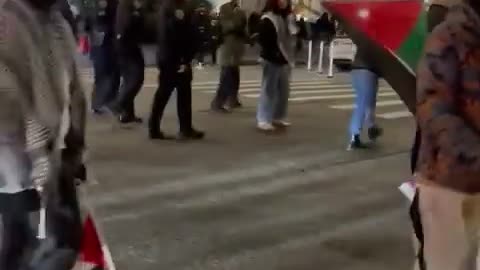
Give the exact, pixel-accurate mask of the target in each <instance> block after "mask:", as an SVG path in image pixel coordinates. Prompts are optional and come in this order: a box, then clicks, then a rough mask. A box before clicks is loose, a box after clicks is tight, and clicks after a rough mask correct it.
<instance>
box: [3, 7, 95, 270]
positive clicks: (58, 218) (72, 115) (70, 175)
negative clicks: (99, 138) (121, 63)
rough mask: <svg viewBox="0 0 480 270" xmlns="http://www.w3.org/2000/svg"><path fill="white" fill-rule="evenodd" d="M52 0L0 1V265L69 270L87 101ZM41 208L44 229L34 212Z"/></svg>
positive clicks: (76, 232)
mask: <svg viewBox="0 0 480 270" xmlns="http://www.w3.org/2000/svg"><path fill="white" fill-rule="evenodd" d="M55 2H56V1H55V0H6V1H1V2H0V89H1V91H0V219H1V222H0V224H1V227H0V237H1V240H0V269H2V270H4V269H5V270H7V269H8V270H23V269H29V270H40V269H42V270H43V269H48V270H69V269H71V267H72V266H73V264H74V263H75V260H76V258H77V253H78V251H79V249H80V243H81V231H82V225H81V218H80V212H79V205H78V200H77V196H76V187H75V179H76V178H79V177H81V178H84V177H83V176H85V168H84V166H83V159H82V156H83V151H84V149H85V134H84V133H85V107H86V100H85V97H84V91H83V90H84V89H83V87H82V85H81V82H80V80H81V79H80V77H79V74H78V67H77V65H76V62H75V50H76V44H75V40H74V37H73V34H72V31H71V29H70V27H69V25H68V23H67V22H66V21H65V20H64V18H63V17H62V14H61V13H60V12H59V10H58V9H57V8H55V7H54V4H55ZM25 63H30V64H25ZM40 209H45V211H40V213H41V214H40V217H41V218H40V220H42V218H45V221H46V222H45V223H46V224H47V226H46V230H40V229H39V224H41V223H42V222H40V221H39V220H38V219H36V218H34V217H35V216H38V215H35V213H36V212H38V211H39V210H40ZM42 213H44V214H42ZM34 220H36V221H37V222H32V221H34ZM40 228H43V226H42V227H40ZM37 238H45V239H43V240H39V239H37Z"/></svg>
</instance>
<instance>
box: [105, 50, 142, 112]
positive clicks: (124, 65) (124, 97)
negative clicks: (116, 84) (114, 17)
mask: <svg viewBox="0 0 480 270" xmlns="http://www.w3.org/2000/svg"><path fill="white" fill-rule="evenodd" d="M118 57H119V63H120V73H121V76H122V79H123V81H122V85H121V87H120V92H119V93H118V96H117V98H116V99H115V101H114V102H113V104H112V109H113V110H114V111H115V112H117V113H123V114H125V115H128V116H134V115H135V97H136V96H137V95H138V93H139V92H140V90H141V89H142V86H143V81H144V79H145V78H144V71H145V60H144V58H143V52H142V49H141V48H140V46H139V45H132V44H129V45H120V46H119V49H118Z"/></svg>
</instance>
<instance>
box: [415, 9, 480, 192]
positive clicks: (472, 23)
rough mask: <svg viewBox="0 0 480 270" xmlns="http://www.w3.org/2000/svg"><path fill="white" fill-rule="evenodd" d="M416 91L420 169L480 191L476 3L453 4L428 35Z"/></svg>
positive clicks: (456, 187) (451, 185) (479, 43)
mask: <svg viewBox="0 0 480 270" xmlns="http://www.w3.org/2000/svg"><path fill="white" fill-rule="evenodd" d="M417 91H418V93H417V120H418V123H419V125H420V128H421V130H422V143H421V146H420V157H419V161H418V172H419V173H420V174H421V176H422V177H423V178H425V179H427V180H429V181H431V182H434V183H436V184H439V185H442V186H445V187H447V188H451V189H454V190H457V191H461V192H466V193H478V192H480V16H479V14H478V13H477V12H476V11H475V10H474V9H473V8H472V7H470V6H468V5H465V4H464V5H459V6H455V7H452V8H451V10H450V12H449V14H448V15H447V18H446V20H445V22H443V23H442V24H440V25H439V26H438V27H437V28H435V30H434V31H433V33H432V34H431V36H430V37H429V39H428V41H427V44H426V48H425V53H424V57H423V59H422V61H421V63H420V65H419V69H418V74H417Z"/></svg>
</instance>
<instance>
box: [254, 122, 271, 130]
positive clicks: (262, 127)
mask: <svg viewBox="0 0 480 270" xmlns="http://www.w3.org/2000/svg"><path fill="white" fill-rule="evenodd" d="M257 128H258V129H259V130H260V131H265V132H272V131H275V126H273V125H272V124H271V123H267V122H260V123H258V124H257Z"/></svg>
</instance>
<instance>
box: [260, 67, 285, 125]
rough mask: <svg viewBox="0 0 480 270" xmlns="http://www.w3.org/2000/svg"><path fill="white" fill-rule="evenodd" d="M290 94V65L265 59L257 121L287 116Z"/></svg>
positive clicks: (269, 120)
mask: <svg viewBox="0 0 480 270" xmlns="http://www.w3.org/2000/svg"><path fill="white" fill-rule="evenodd" d="M289 94H290V66H288V65H277V64H273V63H270V62H268V61H265V62H264V63H263V77H262V88H261V93H260V99H259V103H258V109H257V121H258V123H272V122H273V121H275V120H284V119H285V118H286V117H287V107H288V97H289Z"/></svg>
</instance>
